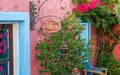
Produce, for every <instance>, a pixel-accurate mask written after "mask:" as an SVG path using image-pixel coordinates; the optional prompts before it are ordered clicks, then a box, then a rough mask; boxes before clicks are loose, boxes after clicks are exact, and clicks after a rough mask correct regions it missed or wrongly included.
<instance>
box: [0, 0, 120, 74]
mask: <svg viewBox="0 0 120 75" xmlns="http://www.w3.org/2000/svg"><path fill="white" fill-rule="evenodd" d="M36 1H37V0H36ZM64 1H65V2H66V4H67V7H66V9H65V10H61V12H60V0H49V1H48V2H47V3H46V4H45V5H44V6H43V14H42V15H41V16H45V15H48V14H49V15H57V16H59V17H63V16H64V15H65V13H66V12H67V11H71V10H72V7H73V5H72V2H71V0H64ZM62 5H63V4H62ZM63 6H64V5H63ZM2 11H3V12H29V0H0V12H2ZM11 17H12V16H11ZM39 26H40V24H39V23H38V24H37V25H36V27H39ZM118 29H119V28H118ZM30 34H31V35H30V40H31V41H30V42H31V45H30V49H31V54H30V60H31V61H30V63H31V75H40V74H39V72H38V69H40V68H42V67H39V63H38V61H37V59H36V57H35V54H36V53H37V51H36V50H35V46H36V44H37V41H38V40H39V39H41V40H44V36H43V35H42V34H38V33H36V31H35V30H33V31H30ZM95 37H96V33H95V29H94V28H93V27H92V28H91V39H93V41H95V42H96V38H95ZM95 46H96V44H95ZM95 46H94V45H92V47H93V48H95ZM119 49H120V46H116V47H115V50H114V52H113V53H114V54H115V56H116V59H118V60H120V56H119V55H120V51H119ZM93 52H94V51H93ZM93 61H94V60H93ZM41 75H46V74H41Z"/></svg>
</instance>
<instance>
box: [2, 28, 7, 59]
mask: <svg viewBox="0 0 120 75" xmlns="http://www.w3.org/2000/svg"><path fill="white" fill-rule="evenodd" d="M8 43H9V41H8V30H7V29H0V60H2V59H6V58H9V45H8Z"/></svg>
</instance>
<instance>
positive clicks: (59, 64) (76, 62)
mask: <svg viewBox="0 0 120 75" xmlns="http://www.w3.org/2000/svg"><path fill="white" fill-rule="evenodd" d="M61 25H62V26H61V29H60V31H59V32H56V33H52V34H51V36H50V38H49V39H45V41H43V42H40V43H38V44H37V46H36V49H37V50H39V51H40V52H39V53H38V54H36V57H37V58H38V60H39V62H40V63H41V64H40V66H44V67H45V68H44V69H41V70H40V71H39V72H40V73H44V72H49V73H51V75H72V74H73V73H72V70H73V69H74V68H78V71H81V70H83V69H84V65H83V64H82V61H84V60H85V59H88V58H89V55H90V54H89V53H90V52H89V51H90V49H89V46H88V45H87V46H85V45H86V44H85V43H84V40H83V39H82V38H81V37H82V36H80V34H81V33H82V30H83V29H84V27H83V26H82V25H80V24H79V23H78V21H77V20H76V16H75V15H73V14H69V15H67V17H66V18H65V19H64V21H62V22H61ZM73 37H74V38H73ZM63 41H64V42H65V43H66V45H67V51H66V54H65V55H62V54H61V52H60V46H61V44H62V42H63ZM83 51H87V52H88V53H86V55H84V56H81V54H82V52H83Z"/></svg>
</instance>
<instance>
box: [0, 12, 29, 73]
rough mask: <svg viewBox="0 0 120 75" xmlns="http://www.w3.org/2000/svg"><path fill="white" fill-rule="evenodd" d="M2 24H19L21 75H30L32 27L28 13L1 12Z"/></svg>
mask: <svg viewBox="0 0 120 75" xmlns="http://www.w3.org/2000/svg"><path fill="white" fill-rule="evenodd" d="M0 22H18V28H19V29H18V34H19V35H18V37H19V75H30V27H29V13H28V12H0Z"/></svg>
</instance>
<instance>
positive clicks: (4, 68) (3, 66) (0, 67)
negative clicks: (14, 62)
mask: <svg viewBox="0 0 120 75" xmlns="http://www.w3.org/2000/svg"><path fill="white" fill-rule="evenodd" d="M8 73H9V62H8V61H3V62H0V75H9V74H8Z"/></svg>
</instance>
